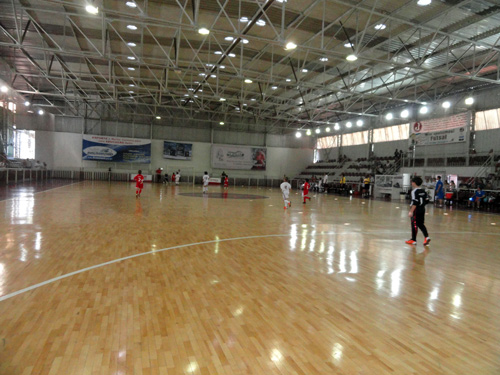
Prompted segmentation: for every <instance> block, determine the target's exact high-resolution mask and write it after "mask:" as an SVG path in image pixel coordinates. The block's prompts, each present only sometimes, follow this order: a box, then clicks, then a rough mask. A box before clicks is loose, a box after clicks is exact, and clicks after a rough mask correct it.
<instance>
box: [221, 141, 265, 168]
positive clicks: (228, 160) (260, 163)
mask: <svg viewBox="0 0 500 375" xmlns="http://www.w3.org/2000/svg"><path fill="white" fill-rule="evenodd" d="M266 154H267V149H266V148H265V147H264V148H263V147H247V146H227V145H212V168H218V169H246V170H260V171H265V170H266Z"/></svg>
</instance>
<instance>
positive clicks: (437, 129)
mask: <svg viewBox="0 0 500 375" xmlns="http://www.w3.org/2000/svg"><path fill="white" fill-rule="evenodd" d="M469 122H470V113H469V112H466V113H461V114H459V115H455V116H449V117H443V118H438V119H432V120H428V121H422V122H415V123H413V124H411V125H410V144H411V145H415V146H427V145H439V144H446V143H457V142H466V141H467V129H468V128H469Z"/></svg>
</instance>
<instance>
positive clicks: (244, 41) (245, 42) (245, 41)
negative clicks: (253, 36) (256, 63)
mask: <svg viewBox="0 0 500 375" xmlns="http://www.w3.org/2000/svg"><path fill="white" fill-rule="evenodd" d="M241 42H242V43H243V44H248V43H250V42H249V41H248V39H241Z"/></svg>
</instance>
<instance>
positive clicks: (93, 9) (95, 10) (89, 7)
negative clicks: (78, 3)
mask: <svg viewBox="0 0 500 375" xmlns="http://www.w3.org/2000/svg"><path fill="white" fill-rule="evenodd" d="M85 10H86V11H87V12H88V13H90V14H97V13H99V8H98V7H95V6H93V5H92V4H87V6H86V7H85Z"/></svg>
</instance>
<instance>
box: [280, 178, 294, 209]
mask: <svg viewBox="0 0 500 375" xmlns="http://www.w3.org/2000/svg"><path fill="white" fill-rule="evenodd" d="M291 188H292V185H290V183H289V182H288V178H287V177H285V178H284V179H283V182H282V183H281V185H280V189H281V193H282V194H283V201H284V202H285V210H286V208H287V207H290V206H291V205H292V202H290V200H289V199H290V198H289V197H290V189H291Z"/></svg>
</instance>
